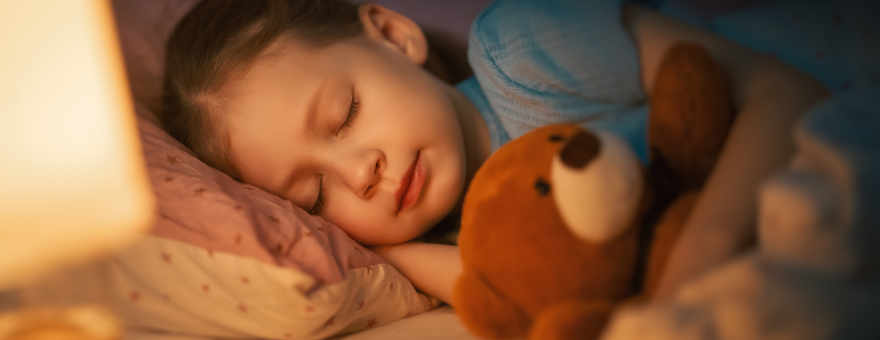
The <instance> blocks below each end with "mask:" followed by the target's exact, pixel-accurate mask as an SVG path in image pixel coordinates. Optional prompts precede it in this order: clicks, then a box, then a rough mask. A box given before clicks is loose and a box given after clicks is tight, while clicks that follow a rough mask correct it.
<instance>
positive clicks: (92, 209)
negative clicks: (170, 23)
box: [0, 0, 154, 291]
mask: <svg viewBox="0 0 880 340" xmlns="http://www.w3.org/2000/svg"><path fill="white" fill-rule="evenodd" d="M0 46H3V53H2V54H0V291H2V290H7V289H11V288H13V287H17V286H21V285H26V284H28V283H29V282H32V281H34V280H37V279H39V278H40V277H41V276H43V275H44V274H47V273H50V272H52V271H54V270H57V269H59V268H62V267H64V266H67V265H73V264H76V263H84V262H86V261H89V260H92V259H95V258H96V257H97V256H99V255H101V254H106V253H108V252H110V251H113V250H116V249H119V248H121V247H122V246H125V245H127V244H128V243H129V242H130V241H133V240H134V239H135V238H136V237H137V236H138V235H139V234H140V233H141V231H142V230H143V229H145V228H146V227H147V225H148V222H149V219H150V217H151V216H152V212H153V206H154V202H153V197H152V194H151V192H150V189H149V186H148V182H147V178H146V168H145V165H144V160H143V156H142V151H141V148H140V145H139V141H138V137H137V129H136V126H135V119H134V118H135V116H134V109H133V106H132V101H131V95H130V93H129V87H128V84H127V79H126V76H125V73H124V72H125V71H124V68H123V64H122V56H121V52H120V48H119V42H118V39H117V37H116V30H115V26H114V22H113V16H112V12H111V9H110V4H109V2H107V1H101V0H73V1H69V0H42V1H15V0H0Z"/></svg>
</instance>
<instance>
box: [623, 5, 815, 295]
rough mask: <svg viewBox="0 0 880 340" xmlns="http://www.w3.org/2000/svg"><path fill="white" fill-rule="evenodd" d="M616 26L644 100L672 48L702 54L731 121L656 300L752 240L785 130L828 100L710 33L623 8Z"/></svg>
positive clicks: (786, 149) (783, 150)
mask: <svg viewBox="0 0 880 340" xmlns="http://www.w3.org/2000/svg"><path fill="white" fill-rule="evenodd" d="M623 20H624V24H625V26H626V27H627V28H628V29H629V32H630V34H631V35H632V36H633V37H634V39H635V42H636V45H637V47H638V50H639V58H640V61H641V66H642V83H643V86H644V88H645V90H646V91H648V95H649V96H650V95H651V93H650V91H651V90H652V84H653V83H654V77H655V76H656V71H657V69H658V65H659V64H660V61H661V59H662V56H663V55H664V53H665V52H666V50H668V49H669V47H670V46H672V45H673V44H674V43H675V42H679V41H684V42H696V43H699V44H700V45H702V46H703V47H705V48H706V49H707V50H708V52H709V53H710V54H711V55H712V57H713V58H714V59H715V60H716V61H717V62H718V63H719V64H720V65H721V67H722V68H723V69H724V70H725V71H726V75H727V76H728V80H729V81H730V85H731V86H730V88H731V90H732V91H733V98H734V104H735V109H736V112H737V117H736V120H735V122H734V125H733V126H732V128H731V131H730V134H729V135H728V137H727V141H726V143H725V146H724V149H723V150H722V153H721V155H720V157H719V159H718V162H717V164H716V166H715V169H714V170H713V172H712V174H711V176H710V178H709V180H708V182H707V183H706V186H705V188H704V190H703V192H702V196H701V197H700V199H699V202H698V203H697V205H696V206H695V208H694V210H693V212H692V214H691V216H690V218H689V220H688V222H687V224H686V225H685V227H684V229H683V231H682V233H681V235H680V236H679V240H678V243H677V244H676V245H675V248H674V249H673V251H672V253H671V254H670V257H669V261H668V263H667V266H666V268H665V270H664V273H663V277H662V279H661V281H660V284H659V287H658V289H657V295H656V297H657V298H659V299H664V298H668V297H670V295H671V294H673V293H674V291H675V289H676V288H677V286H678V285H679V284H681V283H682V282H683V281H684V280H686V279H689V278H692V277H694V276H695V275H698V274H700V273H702V272H704V271H705V270H706V269H708V268H710V267H711V266H713V265H715V264H718V263H719V262H721V261H723V260H725V259H727V258H729V257H730V256H732V255H733V254H734V253H735V252H737V251H738V250H741V249H742V247H743V245H745V244H748V242H749V241H750V240H751V239H752V238H753V237H754V234H755V227H756V215H757V200H756V198H757V189H758V187H759V185H760V184H761V183H762V182H763V181H764V180H765V179H767V178H768V176H770V175H772V174H773V173H774V172H777V171H779V170H781V169H782V168H783V166H784V165H785V164H786V163H787V162H788V160H789V158H790V156H791V155H792V153H793V151H794V143H793V140H792V128H793V126H794V124H795V122H796V121H797V120H798V118H799V117H800V116H801V115H802V114H803V113H804V112H805V111H806V110H807V109H809V108H810V107H811V106H813V105H814V104H816V103H818V102H819V101H821V100H822V99H824V98H826V97H827V96H828V91H827V90H826V89H825V88H824V87H823V86H822V85H821V84H820V83H819V82H817V81H816V80H814V79H812V78H811V77H809V76H807V75H806V74H804V73H801V72H800V71H798V70H796V69H794V68H792V67H790V66H788V65H786V64H783V63H781V62H779V61H776V60H775V59H773V58H770V57H767V56H764V55H761V54H759V53H757V52H755V51H752V50H750V49H747V48H745V47H743V46H740V45H738V44H736V43H733V42H730V41H728V40H725V39H724V38H721V37H719V36H716V35H713V34H712V33H709V32H706V31H703V30H700V29H698V28H694V27H691V26H689V25H686V24H684V23H681V22H678V21H675V20H673V19H671V18H668V17H665V16H662V15H659V14H656V13H654V12H653V11H651V10H648V9H645V8H642V7H637V6H629V7H626V8H625V10H624V15H623Z"/></svg>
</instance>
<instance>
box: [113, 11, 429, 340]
mask: <svg viewBox="0 0 880 340" xmlns="http://www.w3.org/2000/svg"><path fill="white" fill-rule="evenodd" d="M195 2H196V1H194V0H114V2H113V4H114V11H115V14H116V20H117V25H118V29H119V35H120V39H121V41H122V46H123V52H124V56H125V61H126V67H127V70H128V74H129V78H130V83H131V88H132V93H133V95H134V100H135V104H136V107H137V112H138V116H139V118H138V123H139V128H140V133H141V140H142V143H143V148H144V156H145V158H146V161H147V165H148V171H149V176H150V181H151V183H152V185H153V190H154V191H155V194H156V197H157V200H158V208H157V212H156V214H157V217H156V219H155V223H154V225H153V226H152V228H150V230H149V234H150V235H149V236H148V237H146V238H145V239H144V240H143V241H142V242H140V243H139V244H137V245H135V246H134V247H132V249H130V250H129V251H127V252H124V253H122V254H120V255H119V256H118V261H116V262H115V264H114V266H113V269H112V270H111V272H112V273H113V274H112V275H113V277H114V279H115V281H116V283H117V284H116V286H117V287H116V289H117V291H116V296H117V297H118V299H117V305H118V306H119V307H120V309H121V310H122V312H121V315H122V316H123V318H124V320H125V322H126V323H127V324H129V325H131V326H136V327H146V328H150V329H159V330H163V331H173V332H183V333H188V334H197V335H207V336H248V337H263V338H280V339H283V338H287V337H295V338H301V337H305V338H309V337H324V336H330V335H333V334H337V333H344V332H351V331H357V330H360V329H365V328H372V327H375V326H376V325H380V324H384V323H387V322H390V321H393V320H396V319H400V318H403V317H405V316H408V315H412V314H418V313H421V312H423V311H426V310H429V309H430V308H432V307H433V306H435V305H436V304H437V301H436V300H432V299H428V298H427V297H425V296H424V295H422V294H420V293H418V292H416V290H415V289H414V288H413V287H412V285H411V284H410V283H409V281H407V280H406V279H405V278H404V277H403V276H402V275H400V274H399V273H398V272H397V271H396V270H395V269H394V268H393V267H391V266H390V265H389V264H388V263H387V262H386V261H384V260H383V259H382V258H381V257H379V256H377V255H376V254H374V253H373V252H371V251H369V250H368V249H365V248H363V247H362V246H360V245H359V244H357V243H356V242H355V241H354V240H352V239H351V238H349V237H348V236H347V235H346V234H345V233H344V232H343V231H342V230H341V229H339V228H338V227H336V226H335V225H333V224H331V223H328V222H326V221H324V220H323V219H322V218H320V217H315V216H311V215H309V214H308V213H307V212H305V211H304V210H303V209H300V208H298V207H296V206H294V205H293V204H292V203H291V202H289V201H286V200H283V199H281V198H279V197H276V196H274V195H271V194H269V193H266V192H265V191H263V190H260V189H258V188H255V187H253V186H250V185H246V184H242V183H239V182H237V181H235V180H233V179H232V178H230V177H229V176H227V175H225V174H223V173H221V172H219V171H217V170H215V169H213V168H211V167H209V166H207V165H205V164H204V163H202V162H201V161H199V160H198V159H197V158H195V157H194V156H192V155H191V154H190V152H189V151H188V150H187V149H186V148H185V147H184V146H183V145H181V144H180V143H178V142H177V141H175V140H174V139H173V138H171V137H170V136H169V135H168V134H167V133H165V132H164V131H163V130H162V129H160V128H159V127H158V125H157V124H158V123H157V119H156V117H155V114H154V113H155V112H156V110H157V109H158V108H159V105H160V90H161V81H162V79H161V78H162V61H163V58H164V45H165V39H166V38H167V36H168V35H169V34H170V32H171V31H172V29H173V26H174V24H175V23H176V22H177V21H178V20H179V19H180V18H181V17H182V16H183V15H184V14H185V13H186V11H187V10H188V9H189V8H191V7H192V5H194V4H195ZM218 263H225V264H224V265H218ZM248 273H250V274H248ZM254 273H260V274H259V275H257V274H254ZM258 280H260V281H261V283H260V284H266V285H274V286H283V287H287V289H288V291H285V290H281V292H282V293H277V294H275V293H273V294H274V295H272V296H271V297H266V296H262V295H259V294H257V295H254V294H256V293H255V292H254V291H253V290H252V289H251V290H248V287H254V286H256V285H257V281H258ZM290 287H294V288H293V289H290ZM220 292H222V294H220ZM262 292H263V295H265V292H266V290H262ZM288 293H289V294H290V296H285V295H284V294H288ZM257 296H262V297H257ZM285 299H287V300H285ZM288 300H289V302H288V303H283V304H282V303H280V301H288ZM147 301H151V302H150V303H147ZM368 307H369V308H368ZM258 312H259V313H258ZM245 314H247V316H250V317H254V318H257V317H258V315H257V314H259V317H261V318H260V319H259V322H258V323H257V325H259V326H254V325H255V324H254V323H248V322H245V321H244V320H245V319H242V318H241V316H242V315H245ZM193 315H198V317H197V318H195V319H191V320H190V319H187V318H192V316H193ZM184 320H190V321H184Z"/></svg>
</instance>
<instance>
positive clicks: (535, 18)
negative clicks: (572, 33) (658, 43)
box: [471, 0, 623, 44]
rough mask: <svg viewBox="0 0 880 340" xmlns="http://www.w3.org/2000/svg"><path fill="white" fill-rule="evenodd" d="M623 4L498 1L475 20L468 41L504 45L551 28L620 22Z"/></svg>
mask: <svg viewBox="0 0 880 340" xmlns="http://www.w3.org/2000/svg"><path fill="white" fill-rule="evenodd" d="M622 4H623V0H497V1H495V2H493V3H492V4H490V5H489V6H488V7H486V9H484V10H483V12H482V13H481V14H480V15H479V16H477V18H476V19H475V20H474V23H473V25H472V26H471V39H473V38H474V35H475V34H476V35H477V36H478V38H483V39H482V40H486V42H487V43H491V42H493V41H494V42H498V43H501V44H503V43H504V41H503V40H504V39H503V38H505V37H508V38H510V37H515V36H517V35H523V34H527V35H528V34H529V32H532V34H535V35H542V34H546V33H544V31H546V30H548V29H551V30H552V29H553V28H554V27H561V28H564V27H568V28H570V29H574V28H575V27H578V28H583V27H584V26H585V25H586V26H595V25H600V24H602V23H603V22H607V21H616V22H619V21H620V11H621V6H622Z"/></svg>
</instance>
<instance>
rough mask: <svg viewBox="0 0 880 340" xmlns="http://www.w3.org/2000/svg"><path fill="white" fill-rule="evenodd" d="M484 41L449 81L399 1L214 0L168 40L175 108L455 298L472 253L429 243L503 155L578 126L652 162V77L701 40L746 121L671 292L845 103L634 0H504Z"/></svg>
mask: <svg viewBox="0 0 880 340" xmlns="http://www.w3.org/2000/svg"><path fill="white" fill-rule="evenodd" d="M469 40H470V41H469V50H468V61H469V63H470V66H471V67H472V68H473V70H474V73H475V77H471V78H469V79H467V80H465V81H463V82H460V83H458V84H449V83H447V82H445V81H443V80H441V79H440V78H439V77H438V76H435V75H434V74H432V73H431V72H429V71H428V70H427V69H426V68H425V67H423V66H424V64H425V63H426V60H427V59H428V57H429V52H430V49H429V48H430V47H429V44H428V40H427V39H426V38H425V34H424V33H423V31H422V29H421V28H420V27H419V26H418V25H417V24H416V23H415V22H413V21H412V20H410V19H408V18H407V17H405V16H403V15H400V14H398V13H395V12H394V11H392V10H389V9H387V8H384V7H382V6H379V5H376V4H371V3H363V4H360V5H354V4H351V3H348V2H344V1H336V0H260V1H256V0H254V1H241V0H206V1H202V2H201V3H199V4H198V5H197V6H195V8H193V9H192V11H191V12H190V13H188V14H187V15H186V17H185V18H184V19H183V20H182V21H181V22H180V23H179V24H178V26H177V27H176V29H175V31H174V33H173V34H172V36H171V38H170V40H169V42H168V49H167V55H166V65H165V66H166V74H165V82H164V87H163V112H162V114H161V118H162V120H163V123H164V124H165V126H166V128H167V129H168V130H169V132H170V133H171V135H172V136H174V137H175V138H177V139H178V140H180V141H181V142H182V143H183V144H185V145H186V146H187V147H189V148H190V149H191V150H192V151H193V152H194V153H195V154H196V155H197V156H198V157H199V158H200V159H202V160H203V161H204V162H205V163H207V164H209V165H211V166H213V167H216V168H217V169H220V170H221V171H223V172H225V173H226V174H228V175H230V176H231V177H233V178H235V179H237V180H239V181H241V182H244V183H248V184H251V185H254V186H257V187H259V188H262V189H264V190H265V191H267V192H270V193H273V194H275V195H278V196H280V197H282V198H285V199H287V200H290V201H291V202H293V203H294V204H295V205H297V206H299V207H300V208H302V209H304V210H306V211H308V212H310V213H311V214H313V215H318V216H321V217H322V218H324V219H326V220H327V221H329V222H332V223H334V224H336V225H337V226H339V227H340V228H341V229H343V230H344V231H345V232H346V233H347V234H348V235H349V236H350V237H352V238H353V239H354V240H356V241H358V242H361V243H362V244H365V245H372V246H374V247H373V250H374V251H376V252H377V253H378V254H379V255H381V256H383V257H384V258H386V259H387V260H388V261H389V262H390V263H391V264H392V265H394V266H395V267H396V268H397V269H398V270H399V271H400V272H401V273H403V274H404V275H405V276H407V277H408V278H409V279H410V280H411V281H412V283H413V284H414V285H415V286H416V287H417V288H419V289H420V290H422V291H424V292H425V293H427V294H430V295H433V296H435V297H437V298H439V299H440V300H442V301H445V302H450V301H451V293H452V287H453V283H454V282H455V279H456V278H457V277H458V275H459V273H460V272H461V262H460V258H459V255H458V249H457V247H455V246H450V245H442V244H430V243H423V242H418V241H412V240H413V239H415V238H417V237H418V236H420V235H422V234H424V233H425V232H426V231H428V230H429V229H431V228H432V227H434V226H435V225H437V224H438V222H440V221H441V220H443V219H444V218H445V217H447V216H449V215H450V214H452V215H453V216H454V214H455V213H456V212H457V210H458V209H459V208H460V204H461V200H462V198H463V194H464V191H465V190H466V187H467V183H468V181H469V180H470V179H471V177H472V176H473V175H474V173H475V172H476V170H477V169H478V168H479V167H480V165H481V164H482V163H483V161H484V160H485V159H486V158H487V157H488V156H489V155H490V154H491V153H492V151H493V150H495V149H497V148H498V147H499V146H501V145H502V144H504V143H505V142H507V141H509V140H510V139H513V138H516V137H518V136H520V135H522V134H524V133H525V132H528V131H529V130H531V129H533V128H535V127H538V126H541V125H544V124H549V123H561V122H577V123H581V124H583V125H584V126H587V127H589V128H592V129H600V130H605V131H611V132H614V133H616V134H618V135H619V136H621V137H622V138H624V139H625V140H627V141H628V142H629V143H630V145H631V146H632V147H633V149H634V150H636V153H637V154H638V155H639V156H640V157H641V158H642V160H643V161H646V160H647V147H646V145H645V143H646V137H645V135H646V131H645V129H646V122H647V117H648V114H649V111H650V108H648V107H647V105H646V103H647V102H648V99H649V98H650V96H651V92H650V89H651V87H650V86H647V85H648V84H652V83H653V80H654V77H655V73H656V70H657V67H658V64H659V62H660V59H661V57H662V56H663V55H664V53H665V51H666V50H667V49H668V48H669V47H670V46H671V45H672V44H673V43H675V42H678V41H688V42H695V43H698V44H700V45H702V46H703V47H705V48H706V50H707V51H708V52H709V53H710V55H712V57H713V58H715V60H716V61H717V62H718V64H719V65H721V67H722V68H723V69H724V70H725V72H726V75H727V76H728V78H729V82H730V88H731V89H732V91H733V93H732V94H733V98H734V101H735V102H734V104H735V109H736V111H737V117H736V121H735V123H734V125H733V127H732V130H731V131H730V134H729V135H728V139H727V141H726V144H725V147H724V150H723V151H722V154H721V156H720V158H719V160H718V163H717V166H716V168H715V170H714V171H713V174H712V176H711V177H710V179H709V182H708V183H707V185H706V187H705V189H704V191H703V195H702V196H701V198H700V201H699V203H698V204H697V206H696V207H695V210H694V212H693V214H692V215H691V217H690V219H689V222H688V224H687V225H686V226H685V231H684V232H683V233H682V235H681V236H680V239H679V240H680V241H679V243H678V244H677V246H676V249H675V250H674V251H673V253H672V254H671V257H670V260H669V267H668V268H667V269H666V271H665V273H666V274H665V275H666V276H665V277H664V278H663V280H662V282H661V284H660V288H659V291H658V294H657V295H658V297H659V298H663V297H664V296H666V295H668V294H669V293H670V292H671V291H672V289H674V288H675V287H676V285H677V284H678V283H680V282H681V281H682V280H684V279H687V278H688V277H691V276H693V275H695V274H698V273H699V272H700V271H702V270H704V269H705V268H707V267H709V266H711V265H713V264H715V263H717V262H719V261H721V260H723V259H725V258H727V257H729V256H730V255H732V254H733V253H734V252H736V251H738V250H739V249H740V248H741V247H742V245H743V244H744V243H745V242H747V241H748V240H749V239H750V238H751V237H752V236H753V235H752V234H753V231H754V220H755V210H756V208H755V205H756V204H755V190H756V188H757V187H758V184H759V183H760V182H761V181H762V179H764V178H765V177H766V176H767V175H769V174H771V173H772V172H774V171H776V170H778V169H781V168H782V166H783V165H784V162H785V161H786V160H787V159H788V157H789V155H790V154H791V152H792V150H793V146H792V142H791V140H790V135H789V131H790V129H791V127H792V126H793V124H794V122H795V121H796V120H797V118H798V117H799V116H800V115H801V113H803V112H804V111H805V110H806V109H807V108H809V107H810V106H811V105H812V104H814V103H816V102H818V101H819V100H821V99H822V98H823V97H824V96H826V90H825V89H824V88H823V87H822V86H821V85H820V84H819V83H818V82H816V81H814V80H813V79H811V78H810V77H808V76H806V75H804V74H802V73H800V72H799V71H796V70H794V69H793V68H791V67H788V66H786V65H784V64H782V63H779V62H777V61H775V60H773V59H771V58H768V57H765V56H762V55H760V54H758V53H756V52H754V51H751V50H749V49H746V48H744V47H742V46H739V45H736V44H734V43H732V42H730V41H726V40H724V39H723V38H720V37H717V36H715V35H712V34H711V33H708V32H705V31H702V30H700V29H697V28H694V27H690V26H687V25H685V24H682V23H680V22H677V21H675V20H673V19H670V18H667V17H664V16H662V15H659V14H657V13H655V12H653V11H651V10H650V9H647V8H643V7H639V6H636V5H629V4H622V3H621V1H620V0H589V1H584V0H569V1H564V0H558V1H544V0H506V1H505V0H501V1H497V2H496V3H493V4H492V5H490V6H489V7H488V8H487V9H486V10H484V12H483V13H482V14H481V15H480V16H479V17H478V18H477V19H476V21H475V22H474V24H473V26H472V30H471V33H470V39H469ZM697 255H698V256H697Z"/></svg>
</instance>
